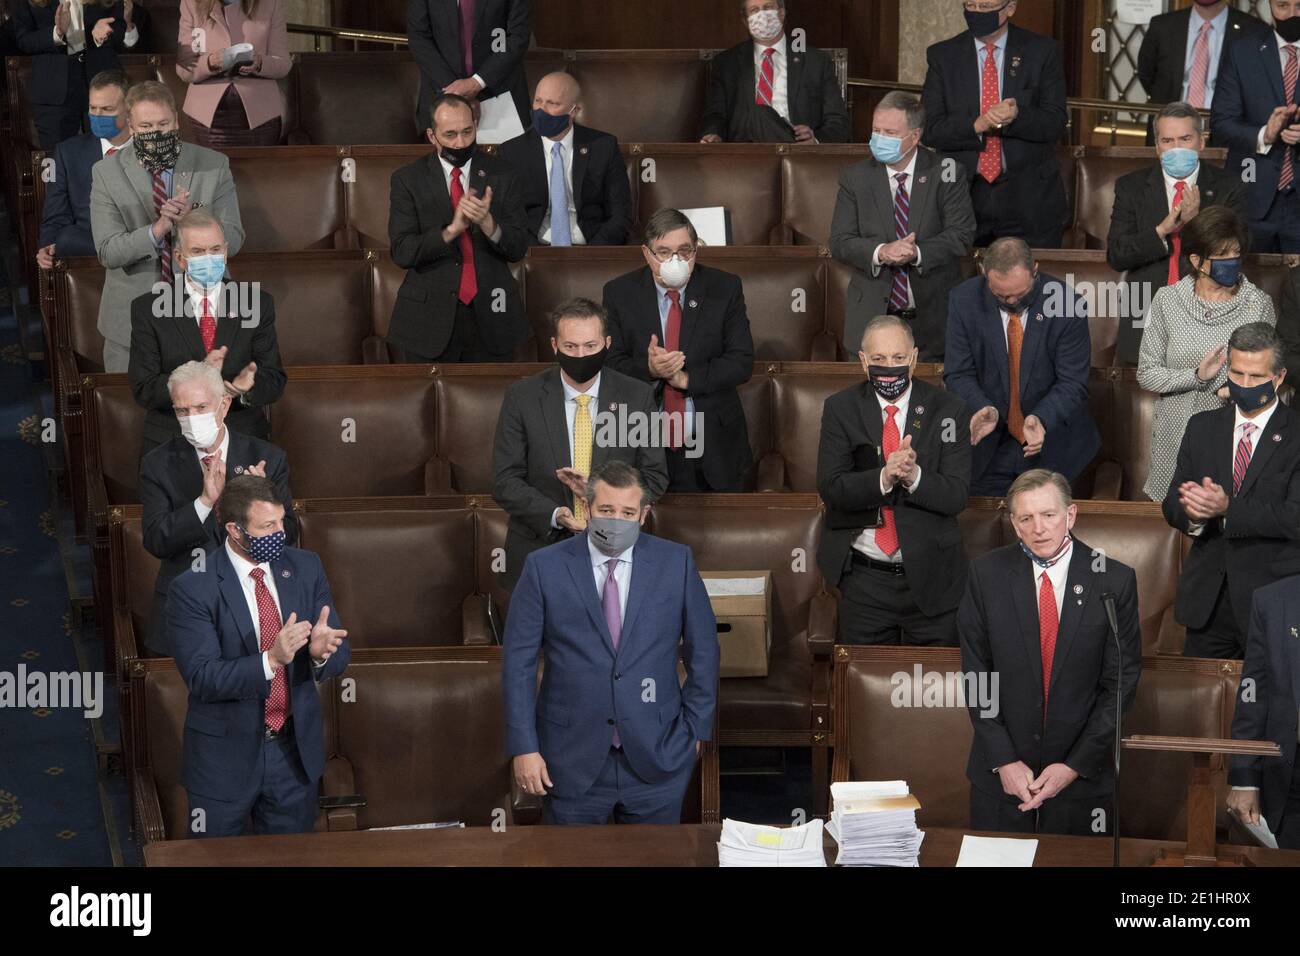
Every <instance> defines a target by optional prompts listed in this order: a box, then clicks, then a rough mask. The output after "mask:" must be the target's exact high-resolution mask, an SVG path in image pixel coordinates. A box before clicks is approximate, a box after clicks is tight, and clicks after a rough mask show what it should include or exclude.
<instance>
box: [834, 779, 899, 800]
mask: <svg viewBox="0 0 1300 956" xmlns="http://www.w3.org/2000/svg"><path fill="white" fill-rule="evenodd" d="M907 794H908V789H907V781H906V780H842V781H840V782H839V783H833V784H831V799H832V800H833V801H834V802H835V803H837V804H841V805H842V804H845V803H853V802H855V801H862V800H878V799H880V798H881V797H905V796H907Z"/></svg>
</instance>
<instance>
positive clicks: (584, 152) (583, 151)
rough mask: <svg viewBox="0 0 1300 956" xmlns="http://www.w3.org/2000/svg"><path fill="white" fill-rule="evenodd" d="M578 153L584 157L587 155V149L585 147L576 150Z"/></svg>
mask: <svg viewBox="0 0 1300 956" xmlns="http://www.w3.org/2000/svg"><path fill="white" fill-rule="evenodd" d="M578 152H580V153H581V154H582V155H583V156H586V155H587V147H586V146H584V147H582V149H580V150H578Z"/></svg>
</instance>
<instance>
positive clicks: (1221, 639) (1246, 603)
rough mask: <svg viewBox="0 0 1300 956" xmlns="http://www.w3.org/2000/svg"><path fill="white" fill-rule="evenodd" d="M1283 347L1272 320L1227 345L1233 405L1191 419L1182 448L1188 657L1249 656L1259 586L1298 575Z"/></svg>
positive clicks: (1173, 492) (1238, 333) (1168, 505)
mask: <svg viewBox="0 0 1300 956" xmlns="http://www.w3.org/2000/svg"><path fill="white" fill-rule="evenodd" d="M1285 378H1286V366H1285V364H1284V360H1283V352H1282V340H1281V339H1280V338H1279V337H1278V334H1277V330H1276V329H1274V328H1273V326H1271V325H1269V324H1268V323H1266V322H1251V323H1249V324H1248V325H1242V326H1238V327H1237V328H1236V329H1235V330H1234V331H1233V333H1232V335H1231V337H1230V338H1229V339H1228V385H1227V387H1228V392H1229V394H1230V396H1231V398H1232V403H1231V404H1228V405H1225V406H1223V407H1222V408H1219V409H1215V410H1213V411H1208V412H1201V413H1199V414H1197V415H1193V416H1192V418H1191V420H1190V421H1189V422H1188V423H1187V430H1186V431H1185V432H1184V433H1183V441H1182V444H1181V445H1180V446H1179V448H1178V464H1177V466H1176V467H1175V471H1174V478H1173V481H1172V482H1171V483H1170V485H1169V493H1168V494H1167V495H1165V500H1164V505H1163V507H1164V513H1165V520H1166V521H1168V522H1169V524H1170V525H1172V526H1173V527H1175V528H1177V529H1178V530H1179V531H1182V532H1183V533H1184V534H1187V535H1190V536H1191V537H1192V539H1193V542H1192V550H1191V553H1190V554H1188V556H1187V562H1186V564H1184V566H1183V571H1182V574H1180V575H1179V577H1178V601H1177V603H1176V604H1175V606H1174V611H1175V617H1176V619H1177V621H1178V623H1179V624H1182V625H1184V626H1185V627H1186V628H1187V643H1186V644H1185V645H1184V648H1183V654H1184V655H1185V656H1187V657H1217V658H1235V659H1237V660H1240V659H1241V658H1243V657H1244V656H1245V655H1246V627H1247V624H1248V623H1249V618H1248V614H1249V608H1250V598H1251V594H1252V593H1253V592H1254V591H1255V589H1256V588H1258V587H1262V586H1263V585H1265V584H1269V583H1271V582H1273V581H1277V580H1280V579H1282V578H1284V577H1287V576H1288V575H1292V574H1300V433H1297V430H1296V427H1295V420H1296V419H1295V412H1293V411H1292V410H1291V409H1290V408H1288V407H1287V406H1285V405H1283V404H1282V403H1281V402H1280V401H1278V398H1277V389H1278V387H1279V386H1281V384H1282V382H1283V380H1284V379H1285Z"/></svg>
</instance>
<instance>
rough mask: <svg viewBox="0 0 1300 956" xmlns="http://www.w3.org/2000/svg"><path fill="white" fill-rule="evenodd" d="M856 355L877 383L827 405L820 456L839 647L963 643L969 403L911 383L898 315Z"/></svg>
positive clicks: (825, 556)
mask: <svg viewBox="0 0 1300 956" xmlns="http://www.w3.org/2000/svg"><path fill="white" fill-rule="evenodd" d="M858 358H859V359H860V360H861V362H862V370H863V371H864V372H866V374H867V381H866V382H864V383H862V384H860V385H854V386H851V387H850V388H846V389H845V390H844V391H842V392H838V393H836V394H835V395H832V396H831V397H830V398H828V399H827V400H826V407H825V410H824V411H823V412H822V436H821V447H820V449H819V451H818V453H817V490H818V491H819V492H820V493H821V496H822V501H824V502H825V503H826V514H825V517H824V522H825V523H824V525H823V527H822V539H821V546H820V547H819V548H818V551H817V563H818V566H819V567H820V568H821V572H822V576H823V577H824V578H825V579H826V581H827V583H829V584H830V585H831V586H833V587H837V588H838V589H839V592H840V605H839V642H840V643H841V644H936V645H948V646H956V644H957V630H956V626H955V618H956V611H957V602H958V601H959V600H961V593H962V589H963V588H964V587H965V584H966V552H965V551H964V550H963V549H962V546H961V527H960V526H959V525H958V524H957V515H959V514H961V512H962V511H963V510H965V508H966V499H967V490H968V488H969V485H970V434H969V432H968V431H967V426H966V422H967V417H966V414H965V406H964V405H963V404H962V401H961V399H960V398H957V397H956V396H955V395H949V394H948V393H947V392H945V391H943V389H941V388H937V387H936V386H934V385H931V384H930V383H929V382H923V381H920V380H917V379H914V378H913V377H912V375H913V373H914V372H915V371H916V360H917V349H916V345H915V343H914V342H913V339H912V330H911V328H910V327H909V326H908V324H907V323H906V322H904V321H903V320H902V319H900V318H898V317H897V316H888V315H887V316H881V317H879V318H876V319H872V320H871V322H870V323H869V324H868V325H867V331H866V333H865V334H864V335H863V337H862V350H861V351H860V352H859V353H858Z"/></svg>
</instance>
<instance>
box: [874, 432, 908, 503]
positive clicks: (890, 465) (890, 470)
mask: <svg viewBox="0 0 1300 956" xmlns="http://www.w3.org/2000/svg"><path fill="white" fill-rule="evenodd" d="M915 480H916V451H915V450H914V449H913V448H912V436H911V435H904V436H903V440H902V442H900V443H899V445H898V449H897V450H896V451H894V452H893V453H892V454H891V455H890V456H889V457H888V458H887V459H885V465H884V467H883V468H881V469H880V486H881V488H883V489H884V490H885V491H889V490H890V489H892V488H893V487H895V486H896V485H900V484H901V485H902V486H903V487H904V488H906V487H908V486H909V485H910V484H911V483H912V482H913V481H915Z"/></svg>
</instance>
